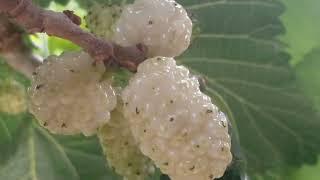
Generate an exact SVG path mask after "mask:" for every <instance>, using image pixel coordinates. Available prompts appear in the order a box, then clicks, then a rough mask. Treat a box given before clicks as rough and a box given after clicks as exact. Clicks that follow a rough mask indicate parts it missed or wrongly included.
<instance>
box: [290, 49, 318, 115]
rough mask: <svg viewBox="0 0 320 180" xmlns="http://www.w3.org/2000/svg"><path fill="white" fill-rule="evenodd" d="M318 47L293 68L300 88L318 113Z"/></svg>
mask: <svg viewBox="0 0 320 180" xmlns="http://www.w3.org/2000/svg"><path fill="white" fill-rule="evenodd" d="M319 67H320V47H317V48H315V49H313V50H311V51H310V52H309V53H308V54H307V55H306V56H305V57H304V59H303V60H302V61H301V62H300V63H298V64H297V65H296V66H295V70H296V74H297V76H298V79H299V83H300V84H301V87H302V88H303V90H304V91H305V92H306V94H307V96H308V97H309V98H310V99H311V100H313V102H314V104H315V106H316V108H317V109H318V110H319V111H320V70H319Z"/></svg>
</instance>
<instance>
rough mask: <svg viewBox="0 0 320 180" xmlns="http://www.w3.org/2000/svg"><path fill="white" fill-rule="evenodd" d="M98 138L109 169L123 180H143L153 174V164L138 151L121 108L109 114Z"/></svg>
mask: <svg viewBox="0 0 320 180" xmlns="http://www.w3.org/2000/svg"><path fill="white" fill-rule="evenodd" d="M98 137H99V139H100V143H101V145H102V148H103V151H104V153H105V155H106V157H107V161H108V164H109V167H111V168H112V169H113V170H114V171H115V172H116V173H118V174H119V175H121V176H123V177H124V179H125V180H145V179H147V178H148V177H149V176H151V175H152V174H153V173H154V166H153V163H152V161H151V160H150V159H149V158H148V157H146V156H145V155H143V154H142V152H141V151H140V149H139V147H138V144H137V142H136V141H135V139H134V137H133V135H132V132H131V130H130V126H129V121H128V120H127V119H126V118H124V116H123V114H122V107H121V106H119V105H118V108H117V109H116V110H114V111H113V112H112V113H111V120H110V122H108V123H107V124H106V125H104V126H103V127H102V128H101V129H100V131H99V133H98Z"/></svg>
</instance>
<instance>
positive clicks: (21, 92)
mask: <svg viewBox="0 0 320 180" xmlns="http://www.w3.org/2000/svg"><path fill="white" fill-rule="evenodd" d="M26 110H27V101H26V92H25V89H24V87H23V86H22V85H21V84H19V83H18V82H16V81H15V80H12V79H7V80H0V112H5V113H8V114H18V113H21V112H24V111H26Z"/></svg>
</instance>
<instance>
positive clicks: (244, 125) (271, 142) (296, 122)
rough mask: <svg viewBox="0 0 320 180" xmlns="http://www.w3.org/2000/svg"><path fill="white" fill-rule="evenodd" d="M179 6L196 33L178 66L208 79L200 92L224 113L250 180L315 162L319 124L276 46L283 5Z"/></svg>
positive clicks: (256, 1)
mask: <svg viewBox="0 0 320 180" xmlns="http://www.w3.org/2000/svg"><path fill="white" fill-rule="evenodd" d="M180 2H181V3H182V4H183V5H185V7H186V8H187V10H188V11H189V12H191V13H192V15H193V17H194V18H196V19H197V21H199V28H200V34H198V36H197V37H196V39H195V40H194V41H193V43H192V45H191V47H190V49H188V51H187V53H185V54H184V55H183V57H180V58H179V60H180V62H182V63H184V64H186V65H188V66H189V67H191V69H192V71H193V72H194V73H196V74H200V75H203V76H204V77H205V78H206V79H207V85H208V87H207V93H208V94H209V95H211V96H213V97H214V99H216V100H218V101H219V102H220V104H222V108H223V109H225V112H229V114H228V115H229V118H230V119H231V121H232V123H233V125H234V128H237V131H238V134H239V138H240V142H241V148H242V152H243V153H244V154H245V156H246V157H247V159H248V169H249V172H250V174H251V175H256V174H257V176H253V178H255V177H256V178H258V177H259V176H260V174H265V177H274V178H275V179H276V178H281V177H279V176H278V174H277V173H278V172H280V171H279V169H280V170H281V169H282V168H283V169H285V168H286V167H287V166H299V165H301V164H302V163H305V162H308V163H314V162H315V161H316V157H317V153H318V152H319V150H320V146H319V141H320V138H319V136H318V135H317V131H318V129H319V128H320V123H319V121H318V117H317V116H316V114H315V112H314V110H313V108H312V106H311V104H310V102H308V101H307V100H306V98H305V97H304V96H303V94H302V93H301V92H300V90H299V88H297V83H296V79H295V76H294V73H293V71H292V70H291V68H290V65H289V63H288V61H289V59H290V58H289V55H288V54H287V53H286V52H285V49H284V48H283V44H282V43H281V42H279V40H278V39H277V36H279V35H281V34H282V33H284V27H283V24H282V23H281V21H280V15H281V14H282V13H283V12H284V6H283V4H282V3H281V2H280V1H276V0H267V1H266V0H241V1H239V0H217V1H201V2H199V1H197V0H184V1H180ZM306 129H308V131H306ZM275 170H277V173H276V171H275ZM273 173H274V174H273ZM266 179H268V178H266Z"/></svg>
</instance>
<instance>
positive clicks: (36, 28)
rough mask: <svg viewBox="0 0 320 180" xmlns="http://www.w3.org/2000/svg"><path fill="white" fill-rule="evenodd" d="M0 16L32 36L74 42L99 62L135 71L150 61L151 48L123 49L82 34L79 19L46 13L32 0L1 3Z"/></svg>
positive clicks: (5, 0) (14, 0)
mask: <svg viewBox="0 0 320 180" xmlns="http://www.w3.org/2000/svg"><path fill="white" fill-rule="evenodd" d="M0 12H4V13H7V14H8V15H9V16H10V17H12V18H13V19H14V20H15V21H16V22H17V24H19V25H21V26H23V27H24V28H25V29H26V30H27V31H28V32H29V33H35V32H45V33H47V34H48V35H50V36H57V37H60V38H63V39H67V40H70V41H72V42H73V43H75V44H77V45H79V46H80V47H82V48H83V49H84V50H85V51H86V52H88V53H89V54H90V55H91V56H92V57H93V58H94V59H95V60H96V61H104V62H105V64H107V65H111V64H116V65H119V66H122V67H125V68H127V69H129V70H131V71H136V68H137V66H138V65H139V64H140V63H141V62H142V61H144V60H145V59H146V53H147V48H146V47H145V46H144V45H141V44H138V45H136V46H132V47H121V46H119V45H116V44H114V43H112V42H109V41H105V40H102V39H99V38H97V37H96V36H94V35H93V34H91V33H89V32H86V31H84V30H82V29H81V28H80V27H79V26H78V25H77V24H78V23H76V21H75V20H76V19H77V18H76V16H75V15H74V14H73V13H70V11H65V12H64V13H58V12H54V11H50V10H44V9H41V8H40V7H38V6H36V5H34V4H32V0H0Z"/></svg>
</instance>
